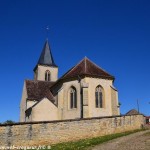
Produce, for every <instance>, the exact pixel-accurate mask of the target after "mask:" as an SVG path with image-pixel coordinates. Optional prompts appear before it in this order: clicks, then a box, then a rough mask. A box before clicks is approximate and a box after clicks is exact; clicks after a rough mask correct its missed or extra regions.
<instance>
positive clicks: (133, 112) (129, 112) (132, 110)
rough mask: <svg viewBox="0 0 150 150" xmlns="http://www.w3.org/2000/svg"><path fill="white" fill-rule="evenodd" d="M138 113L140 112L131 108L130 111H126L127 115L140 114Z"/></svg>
mask: <svg viewBox="0 0 150 150" xmlns="http://www.w3.org/2000/svg"><path fill="white" fill-rule="evenodd" d="M138 114H139V112H138V111H137V110H135V109H131V110H130V111H128V112H127V113H126V115H138Z"/></svg>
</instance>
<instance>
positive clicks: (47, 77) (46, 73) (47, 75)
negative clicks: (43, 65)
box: [45, 70, 50, 81]
mask: <svg viewBox="0 0 150 150" xmlns="http://www.w3.org/2000/svg"><path fill="white" fill-rule="evenodd" d="M45 81H50V71H49V70H46V71H45Z"/></svg>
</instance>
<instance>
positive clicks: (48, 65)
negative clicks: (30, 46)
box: [34, 40, 58, 82]
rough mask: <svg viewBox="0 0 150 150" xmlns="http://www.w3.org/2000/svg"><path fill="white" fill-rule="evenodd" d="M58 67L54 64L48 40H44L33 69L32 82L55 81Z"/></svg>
mask: <svg viewBox="0 0 150 150" xmlns="http://www.w3.org/2000/svg"><path fill="white" fill-rule="evenodd" d="M57 79H58V66H57V65H56V64H55V62H54V59H53V56H52V51H51V48H50V45H49V43H48V40H46V42H45V44H44V47H43V50H42V53H41V55H40V58H39V60H38V63H37V65H36V66H35V68H34V80H41V81H52V82H53V81H57Z"/></svg>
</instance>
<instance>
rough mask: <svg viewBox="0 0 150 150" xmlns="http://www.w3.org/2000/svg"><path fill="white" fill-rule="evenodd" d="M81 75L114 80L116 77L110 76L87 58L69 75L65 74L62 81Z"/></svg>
mask: <svg viewBox="0 0 150 150" xmlns="http://www.w3.org/2000/svg"><path fill="white" fill-rule="evenodd" d="M80 75H81V76H82V75H87V76H95V77H101V78H108V79H113V80H114V76H112V75H110V74H109V73H108V72H106V71H105V70H103V69H102V68H100V67H99V66H97V65H96V64H95V63H93V62H92V61H91V60H89V59H88V58H87V57H85V58H84V59H82V60H81V61H80V62H79V63H78V64H77V65H76V66H74V67H73V68H71V69H70V70H69V71H68V72H67V73H65V74H64V75H63V76H62V77H61V79H66V78H72V77H77V76H80Z"/></svg>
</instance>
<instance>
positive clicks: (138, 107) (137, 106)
mask: <svg viewBox="0 0 150 150" xmlns="http://www.w3.org/2000/svg"><path fill="white" fill-rule="evenodd" d="M137 108H138V113H140V108H139V100H138V99H137Z"/></svg>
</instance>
